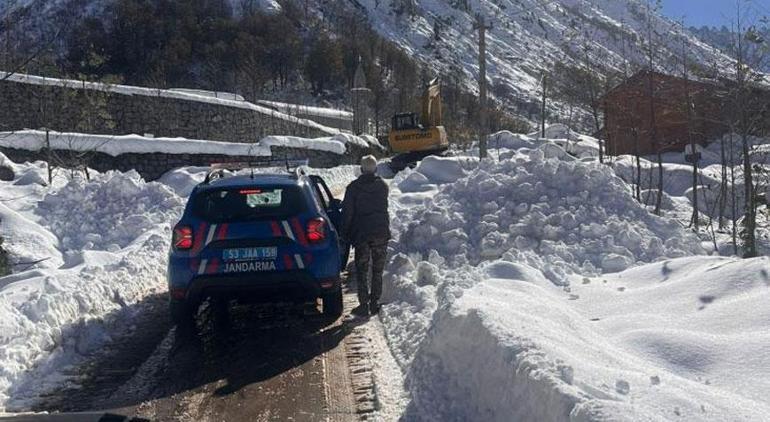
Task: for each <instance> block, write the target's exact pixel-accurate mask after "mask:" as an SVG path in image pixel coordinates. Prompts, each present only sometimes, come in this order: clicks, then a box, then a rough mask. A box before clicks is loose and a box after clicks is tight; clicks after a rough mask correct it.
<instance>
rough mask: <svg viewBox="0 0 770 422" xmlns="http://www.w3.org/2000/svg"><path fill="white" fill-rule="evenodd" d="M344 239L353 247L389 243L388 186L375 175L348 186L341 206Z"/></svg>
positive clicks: (359, 178) (369, 175) (367, 176)
mask: <svg viewBox="0 0 770 422" xmlns="http://www.w3.org/2000/svg"><path fill="white" fill-rule="evenodd" d="M342 235H343V236H344V237H345V239H347V240H348V241H349V242H351V243H352V244H353V245H354V246H355V245H356V244H360V243H363V242H366V241H370V240H388V239H390V216H389V215H388V185H387V184H386V183H385V181H384V180H382V178H380V177H378V176H376V175H373V174H362V175H361V176H359V177H358V179H356V180H354V181H353V182H351V183H350V184H349V185H348V188H347V189H346V190H345V200H344V201H343V202H342Z"/></svg>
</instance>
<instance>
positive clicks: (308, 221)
mask: <svg viewBox="0 0 770 422" xmlns="http://www.w3.org/2000/svg"><path fill="white" fill-rule="evenodd" d="M281 163H282V164H283V163H285V162H281ZM305 163H306V162H305ZM262 165H270V166H273V165H274V164H265V163H261V164H260V165H259V166H262ZM255 166H257V165H256V164H239V165H232V164H230V165H222V166H217V165H215V166H213V167H214V169H213V170H212V171H211V172H209V174H208V175H207V176H206V180H205V181H204V182H203V183H201V184H199V185H197V186H196V187H195V188H194V189H193V191H192V193H191V194H190V197H189V199H188V201H187V206H186V207H185V210H184V214H183V215H182V218H181V220H180V221H179V223H177V225H176V226H175V227H174V233H173V241H172V245H171V250H170V251H169V261H168V289H169V303H170V312H171V317H172V319H173V321H174V322H175V323H177V324H183V323H189V322H191V321H193V318H194V316H195V314H196V312H197V309H198V306H199V304H200V303H201V302H202V301H203V300H205V299H206V298H208V297H214V298H217V299H220V298H225V299H238V300H245V301H256V302H285V301H294V302H307V301H313V300H315V299H317V298H321V299H322V301H323V313H324V314H325V315H327V316H331V317H338V316H339V315H340V314H341V313H342V289H341V285H340V284H341V283H340V272H341V271H342V269H344V267H345V265H346V264H347V260H348V254H349V251H350V248H349V247H347V246H345V245H343V244H342V240H341V238H340V236H339V235H338V233H337V228H338V227H339V225H340V224H341V221H342V209H341V208H342V207H341V205H342V204H341V201H340V200H339V199H336V198H334V196H333V195H332V192H331V190H330V189H329V187H328V185H327V184H326V183H325V182H324V180H323V179H322V178H321V177H319V176H315V175H307V174H306V173H305V171H304V170H303V167H297V168H296V169H294V170H293V171H292V170H290V168H289V164H288V163H287V164H286V166H287V172H286V173H285V174H254V172H253V170H252V172H251V174H237V175H228V174H229V172H228V170H235V169H243V168H246V167H252V168H253V167H255Z"/></svg>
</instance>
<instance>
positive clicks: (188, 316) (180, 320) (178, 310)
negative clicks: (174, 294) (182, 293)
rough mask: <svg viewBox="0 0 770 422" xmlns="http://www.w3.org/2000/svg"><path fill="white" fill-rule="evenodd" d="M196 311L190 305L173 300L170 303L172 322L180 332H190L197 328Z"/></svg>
mask: <svg viewBox="0 0 770 422" xmlns="http://www.w3.org/2000/svg"><path fill="white" fill-rule="evenodd" d="M195 310H196V309H193V307H192V306H190V304H189V303H187V302H184V301H180V300H172V301H170V302H169V312H170V313H171V322H173V323H174V324H175V325H176V326H177V327H179V329H180V330H188V329H190V328H191V327H194V326H195Z"/></svg>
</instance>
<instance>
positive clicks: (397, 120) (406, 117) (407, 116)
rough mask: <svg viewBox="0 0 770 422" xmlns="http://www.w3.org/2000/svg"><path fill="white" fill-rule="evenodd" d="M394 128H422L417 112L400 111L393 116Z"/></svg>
mask: <svg viewBox="0 0 770 422" xmlns="http://www.w3.org/2000/svg"><path fill="white" fill-rule="evenodd" d="M391 127H392V128H393V129H392V130H411V129H420V122H419V120H418V119H417V113H399V114H396V115H395V116H393V122H392V123H391Z"/></svg>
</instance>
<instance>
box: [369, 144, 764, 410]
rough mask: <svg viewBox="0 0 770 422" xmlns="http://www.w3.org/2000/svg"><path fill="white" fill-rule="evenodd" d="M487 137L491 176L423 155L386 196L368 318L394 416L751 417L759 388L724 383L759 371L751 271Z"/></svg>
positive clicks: (563, 164)
mask: <svg viewBox="0 0 770 422" xmlns="http://www.w3.org/2000/svg"><path fill="white" fill-rule="evenodd" d="M497 136H498V139H500V140H501V141H505V142H509V143H510V145H511V146H513V147H514V148H515V149H507V148H501V151H500V152H499V154H498V155H499V157H500V159H499V160H498V161H494V160H485V161H483V162H481V163H478V161H476V160H473V159H470V158H468V157H452V158H437V157H431V158H429V159H426V160H425V161H423V162H422V163H420V164H418V166H417V167H416V168H415V169H414V170H406V171H404V172H401V173H399V174H397V175H396V176H395V178H394V179H393V184H392V185H391V186H392V195H393V199H392V201H391V213H392V221H391V227H392V228H393V231H394V237H395V239H394V241H392V242H391V244H390V251H389V252H390V261H389V262H388V265H387V267H386V271H387V274H386V286H385V295H384V297H383V300H384V301H385V302H386V303H387V305H386V306H385V307H384V309H383V312H382V314H381V316H380V318H381V320H382V321H383V325H384V327H385V329H386V333H387V336H388V341H389V343H390V346H391V349H392V352H393V354H394V356H395V357H396V360H397V361H398V362H399V364H400V365H401V367H402V369H403V370H404V372H405V373H406V377H407V378H406V379H407V383H406V385H407V388H408V390H409V393H410V396H411V404H410V406H409V408H408V409H407V411H406V414H405V417H406V418H407V419H420V420H437V421H438V420H524V421H526V420H531V421H540V420H555V421H562V420H563V421H568V420H586V421H587V420H667V419H670V418H674V417H679V416H681V417H683V418H685V419H687V420H761V419H762V416H760V415H764V414H766V412H767V411H768V409H770V404H768V403H767V402H766V400H765V399H762V398H761V397H760V396H761V393H759V392H760V391H765V390H766V387H765V385H764V384H765V383H766V381H765V380H764V379H765V378H767V374H764V372H763V371H760V373H758V374H755V375H752V376H750V377H748V378H747V379H748V380H749V381H756V382H757V384H756V385H757V386H758V387H757V388H754V387H751V390H752V392H751V393H746V392H743V391H741V387H740V386H739V384H740V379H741V375H733V376H728V373H729V371H730V370H732V371H737V373H739V374H744V373H746V372H748V368H753V367H754V365H763V367H766V366H768V364H770V360H768V358H767V356H766V354H763V353H762V352H761V351H758V350H757V349H756V345H758V344H763V343H762V342H763V341H766V340H763V337H764V335H763V336H760V337H761V339H759V340H753V339H752V333H754V332H756V330H761V329H762V328H761V327H762V326H763V325H762V324H766V321H767V320H768V319H767V318H766V316H765V315H764V313H760V314H758V315H756V316H752V315H750V314H749V310H750V309H754V308H753V307H752V306H753V305H750V304H749V303H748V302H745V301H744V300H748V301H749V302H752V303H753V302H754V301H759V300H766V299H767V296H766V295H768V294H770V293H768V292H770V290H767V288H766V286H767V285H768V284H770V281H768V280H770V276H768V275H767V274H768V271H767V270H768V269H770V268H767V267H768V263H767V261H766V260H754V261H750V262H749V264H748V265H749V268H750V269H747V270H746V271H743V272H741V273H731V272H730V270H728V269H726V268H725V269H724V270H719V268H722V265H723V264H724V265H730V266H732V265H735V266H737V265H740V264H741V263H743V262H745V261H737V260H730V259H724V258H711V257H706V256H702V255H701V254H703V252H704V251H703V249H702V248H701V246H700V241H699V239H698V238H697V237H696V236H694V235H693V234H691V233H689V232H687V231H686V230H685V229H684V228H683V227H682V226H681V224H679V223H677V222H676V221H674V220H672V219H669V218H664V217H658V216H655V215H653V214H651V213H650V212H648V210H647V209H646V208H645V207H644V206H643V205H641V204H639V203H638V202H637V201H636V200H635V199H634V198H633V197H632V196H631V189H630V188H629V185H628V184H627V183H625V182H624V181H623V180H622V179H621V178H619V177H618V176H617V175H616V174H615V173H614V171H613V170H612V168H610V167H609V166H606V165H600V164H598V163H596V162H594V161H588V160H580V159H577V158H575V157H574V156H572V155H570V154H569V153H568V152H567V151H565V150H564V149H563V148H562V147H560V146H559V145H558V143H557V142H555V141H553V140H547V139H542V140H534V139H532V138H530V137H528V136H526V137H525V136H520V135H508V134H498V135H497ZM698 255H701V256H698ZM639 265H642V266H641V267H638V266H639ZM632 267H635V268H632ZM677 280H678V281H677ZM739 280H745V281H739ZM594 289H595V290H594ZM747 292H749V293H748V296H744V295H745V294H746V293H747ZM590 295H594V296H596V299H595V300H593V299H587V297H588V296H590ZM712 303H713V305H712ZM709 312H715V314H713V315H712V316H709V315H708V313H709ZM731 315H734V316H731ZM720 318H722V319H725V320H727V321H733V322H734V323H728V324H727V325H726V323H719V322H718V321H719V320H720ZM763 321H764V322H763ZM744 322H745V323H746V324H745V325H742V324H743V323H744ZM728 325H729V326H730V327H731V328H730V329H731V330H733V331H732V332H730V333H728V332H727V331H725V328H726V327H727V326H728ZM638 329H641V330H642V331H637V330H638ZM728 331H729V330H728ZM725 335H727V336H728V337H722V336H725ZM732 340H735V341H736V342H737V344H739V345H740V346H735V347H732V346H731V347H729V348H728V349H729V350H727V351H723V352H720V347H724V346H725V343H724V342H726V341H727V342H729V341H732ZM752 342H753V343H752ZM743 346H746V350H745V351H742V350H743ZM704 353H705V354H704ZM732 362H737V363H732ZM743 362H746V363H743ZM727 378H730V379H729V380H727ZM722 380H725V381H724V382H722ZM709 384H710V385H709ZM744 388H745V387H744ZM755 392H756V393H755Z"/></svg>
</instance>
